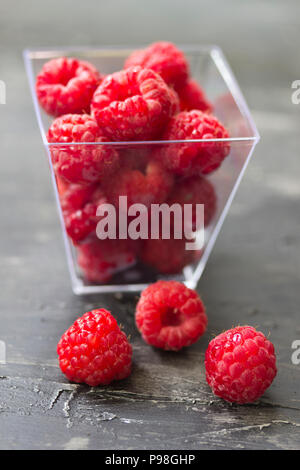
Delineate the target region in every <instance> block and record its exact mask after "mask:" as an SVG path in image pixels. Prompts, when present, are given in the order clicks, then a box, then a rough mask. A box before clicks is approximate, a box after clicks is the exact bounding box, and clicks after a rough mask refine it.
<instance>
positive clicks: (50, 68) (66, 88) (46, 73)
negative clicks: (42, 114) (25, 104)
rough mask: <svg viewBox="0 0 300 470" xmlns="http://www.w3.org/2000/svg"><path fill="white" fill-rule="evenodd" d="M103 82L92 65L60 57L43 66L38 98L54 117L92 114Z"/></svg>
mask: <svg viewBox="0 0 300 470" xmlns="http://www.w3.org/2000/svg"><path fill="white" fill-rule="evenodd" d="M101 79H102V77H101V75H100V74H99V72H98V70H97V69H96V68H95V67H94V66H93V65H92V64H90V63H89V62H85V61H82V60H77V59H74V58H68V57H60V58H58V59H52V60H50V61H49V62H46V63H45V64H44V66H43V68H42V70H41V72H40V73H39V74H38V76H37V79H36V94H37V97H38V100H39V102H40V105H41V106H42V108H43V109H44V110H45V111H46V112H47V113H48V114H51V115H52V116H61V115H62V114H68V113H76V114H81V113H89V111H90V102H91V99H92V97H93V94H94V91H95V90H96V88H97V85H98V84H99V82H100V80H101Z"/></svg>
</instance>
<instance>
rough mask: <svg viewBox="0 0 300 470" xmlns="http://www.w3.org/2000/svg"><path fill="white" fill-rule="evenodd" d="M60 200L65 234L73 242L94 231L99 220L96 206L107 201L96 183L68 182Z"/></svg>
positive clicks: (79, 240)
mask: <svg viewBox="0 0 300 470" xmlns="http://www.w3.org/2000/svg"><path fill="white" fill-rule="evenodd" d="M60 201H61V208H62V211H63V216H64V220H65V226H66V231H67V234H68V235H69V237H70V238H71V239H72V240H73V242H74V243H75V244H76V243H79V242H81V241H83V240H85V239H86V237H88V236H89V235H91V234H93V233H94V232H95V230H96V226H97V223H98V222H99V220H100V217H98V216H97V215H96V213H97V208H98V206H99V205H100V204H106V203H107V199H106V196H105V194H104V192H103V190H102V189H101V187H100V186H99V185H97V184H93V185H90V186H81V185H78V184H70V186H69V188H68V189H67V190H66V191H65V192H64V193H63V195H62V196H61V197H60Z"/></svg>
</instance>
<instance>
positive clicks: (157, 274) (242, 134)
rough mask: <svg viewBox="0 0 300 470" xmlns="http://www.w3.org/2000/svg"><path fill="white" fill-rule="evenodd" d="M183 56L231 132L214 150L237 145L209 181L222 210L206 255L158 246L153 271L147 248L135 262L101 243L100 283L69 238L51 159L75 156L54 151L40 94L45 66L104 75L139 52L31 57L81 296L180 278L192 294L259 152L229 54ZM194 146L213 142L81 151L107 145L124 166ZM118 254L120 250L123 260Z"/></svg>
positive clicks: (203, 50) (207, 238)
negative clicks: (64, 63)
mask: <svg viewBox="0 0 300 470" xmlns="http://www.w3.org/2000/svg"><path fill="white" fill-rule="evenodd" d="M181 49H182V50H183V51H184V52H185V54H186V57H187V59H188V61H189V64H190V70H191V76H192V77H193V78H194V79H195V80H196V81H197V82H198V83H199V84H201V86H202V87H203V88H204V90H205V92H206V94H207V97H208V99H209V100H210V101H211V102H212V104H213V108H214V110H213V113H214V115H215V116H216V117H217V118H219V119H220V121H221V122H222V123H223V124H224V125H225V127H226V128H227V129H228V131H229V135H230V138H229V139H214V140H210V141H209V145H216V146H218V145H220V146H222V145H228V144H229V145H230V153H229V155H228V156H227V157H226V158H225V160H224V161H223V163H222V165H221V166H220V167H219V168H218V169H217V170H216V171H214V172H212V173H210V174H209V175H207V176H206V179H207V181H208V182H209V183H211V185H212V186H213V188H214V192H215V197H216V208H215V211H214V214H213V217H212V218H211V220H210V221H209V224H207V225H206V226H205V230H204V245H203V249H202V250H201V252H197V256H196V255H195V256H194V257H193V259H192V261H191V256H190V253H184V252H181V247H180V246H178V248H177V247H176V246H173V247H171V249H170V250H169V247H168V241H166V243H167V244H166V245H157V246H156V247H155V248H154V249H153V250H152V251H151V249H150V254H149V247H148V253H147V256H148V258H149V256H150V259H151V258H152V264H151V263H150V265H149V263H148V264H147V263H146V264H145V262H141V261H140V260H141V259H145V256H144V255H145V252H146V248H145V246H144V245H143V242H141V243H142V244H141V245H139V247H138V248H137V247H136V248H134V249H133V252H134V253H135V249H137V251H138V252H139V253H140V254H141V255H138V256H137V260H138V261H137V262H135V260H136V258H135V254H134V253H133V257H131V255H130V253H129V254H128V250H127V248H125V252H124V253H123V251H124V250H123V248H122V243H123V242H122V241H120V242H118V241H116V242H114V244H113V246H112V248H110V246H107V245H106V244H105V243H103V242H101V241H100V242H99V243H103V249H102V248H101V249H102V251H103V252H104V264H105V269H104V271H105V275H104V276H102V275H100V278H99V276H97V275H96V276H95V275H94V274H95V273H94V272H93V269H94V268H95V266H92V268H91V263H92V264H93V263H94V261H95V262H96V261H97V260H96V258H95V257H92V259H91V258H89V261H88V262H87V261H86V258H85V260H83V263H82V262H81V263H80V260H79V263H78V261H77V260H78V252H77V248H75V246H74V244H73V243H72V241H70V239H69V237H68V235H67V231H66V227H65V223H64V217H63V213H62V208H61V204H60V195H59V187H58V184H57V180H56V177H55V174H54V169H53V165H52V159H51V153H52V152H55V150H57V151H63V150H64V148H65V149H66V150H67V146H66V145H65V144H49V143H48V141H47V137H46V135H47V131H48V128H49V126H50V124H51V122H52V120H53V119H52V118H51V117H49V116H47V115H46V113H45V112H44V111H43V110H42V109H41V107H40V106H39V103H38V100H37V96H36V93H35V79H36V76H37V74H38V73H39V71H40V70H41V68H42V66H43V64H44V63H45V62H47V61H48V60H50V59H53V58H56V57H60V56H68V57H76V58H78V59H82V60H87V61H89V62H91V63H92V64H94V65H95V66H96V67H97V68H98V70H100V71H101V73H102V74H109V73H113V72H115V71H118V70H120V69H122V68H123V64H124V61H125V59H126V57H127V56H128V55H129V54H130V53H131V52H132V49H130V48H125V47H107V48H74V49H68V48H64V49H56V50H45V49H43V50H41V49H39V50H26V51H24V60H25V67H26V71H27V75H28V79H29V84H30V89H31V94H32V98H33V103H34V108H35V112H36V116H37V121H38V124H39V128H40V131H41V135H42V140H43V143H44V147H45V149H46V152H47V155H48V158H49V162H50V169H51V177H52V181H53V186H54V191H55V197H56V202H57V207H58V211H59V216H60V221H61V226H62V231H63V239H64V244H65V249H66V254H67V262H68V267H69V271H70V276H71V282H72V288H73V291H74V293H75V294H94V293H106V292H138V291H141V290H142V289H144V288H145V287H146V286H147V285H149V284H150V283H152V282H155V281H156V280H158V279H176V280H180V281H182V282H184V283H185V284H186V285H187V286H188V287H190V288H195V287H196V285H197V282H198V281H199V279H200V277H201V275H202V273H203V270H204V268H205V265H206V263H207V260H208V258H209V255H210V253H211V251H212V249H213V246H214V243H215V241H216V238H217V236H218V233H219V231H220V229H221V227H222V224H223V221H224V219H225V217H226V214H227V212H228V210H229V208H230V205H231V203H232V200H233V198H234V195H235V193H236V190H237V188H238V186H239V184H240V182H241V179H242V176H243V174H244V171H245V169H246V167H247V164H248V162H249V160H250V157H251V155H252V153H253V150H254V147H255V145H256V143H257V142H258V140H259V134H258V131H257V129H256V126H255V124H254V122H253V119H252V117H251V115H250V112H249V109H248V106H247V104H246V102H245V99H244V97H243V95H242V93H241V91H240V89H239V86H238V84H237V82H236V80H235V78H234V76H233V73H232V71H231V69H230V67H229V65H228V63H227V61H226V59H225V57H224V55H223V53H222V51H221V50H220V49H219V48H218V47H216V46H204V47H202V46H201V47H195V46H193V47H181ZM188 142H192V143H193V144H194V145H199V146H201V145H203V144H204V145H205V144H207V141H205V140H198V141H194V140H193V141H165V142H164V141H147V142H146V141H144V142H111V143H110V142H109V143H106V144H99V143H91V144H87V145H86V146H85V145H83V144H80V145H82V149H83V151H85V150H89V147H88V146H93V148H94V149H96V147H97V146H101V145H106V148H107V149H109V150H112V151H115V150H116V151H117V152H119V156H120V159H125V158H129V159H130V158H134V159H135V161H136V160H137V159H141V160H142V158H144V155H145V154H146V155H147V154H149V153H150V154H151V152H155V151H156V150H157V148H160V149H163V148H164V146H165V148H167V147H168V148H170V147H171V148H172V147H173V148H174V149H180V147H181V146H183V145H186V144H187V143H188ZM108 183H109V182H108ZM204 210H205V208H204ZM118 243H119V245H118ZM137 243H139V242H137ZM99 246H100V245H99ZM101 246H102V245H101ZM85 249H86V248H83V250H85ZM101 249H100V251H101ZM79 250H82V248H81V247H80V248H79ZM118 250H120V253H119V254H118ZM129 251H130V250H129ZM194 254H195V253H194ZM185 255H187V256H185ZM114 256H117V265H118V269H115V270H114V268H112V269H110V267H109V263H110V261H112V266H113V267H114V262H115V258H114ZM79 258H80V256H79ZM111 258H112V259H111ZM182 259H186V260H188V261H186V262H187V263H189V264H187V265H185V264H186V263H182ZM164 260H165V265H166V263H167V264H168V265H169V266H168V267H167V269H164V266H165V265H164V264H163V261H164ZM102 261H103V260H102ZM86 263H88V264H89V266H88V270H87V271H89V273H88V274H85V272H87V271H85V268H86V266H85V265H86ZM176 263H177V265H176ZM80 264H81V267H80ZM96 264H97V263H96ZM181 264H184V266H183V267H182V265H181ZM107 266H108V268H107ZM157 266H162V269H161V268H159V269H158V268H157ZM176 266H177V267H176ZM82 267H83V268H82ZM179 267H180V268H179ZM98 268H99V266H98V265H97V269H98ZM107 269H108V271H107ZM111 271H114V274H113V275H112V276H107V275H106V274H107V272H109V273H111ZM165 271H167V272H165ZM178 271H179V272H178ZM91 272H92V273H91Z"/></svg>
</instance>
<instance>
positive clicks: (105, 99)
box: [91, 67, 179, 141]
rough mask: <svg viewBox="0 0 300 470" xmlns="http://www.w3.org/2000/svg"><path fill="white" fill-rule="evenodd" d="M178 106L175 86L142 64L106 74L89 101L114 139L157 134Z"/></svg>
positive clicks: (148, 136)
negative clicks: (172, 86) (169, 84)
mask: <svg viewBox="0 0 300 470" xmlns="http://www.w3.org/2000/svg"><path fill="white" fill-rule="evenodd" d="M178 109H179V101H178V96H177V94H176V93H175V92H174V90H172V89H171V88H169V87H168V86H167V85H166V83H165V82H164V81H163V79H162V78H161V77H160V76H159V75H158V74H156V73H155V72H153V71H152V70H150V69H142V68H141V67H131V68H129V69H127V70H121V71H120V72H116V73H113V74H112V75H107V76H106V77H105V79H104V80H103V82H102V83H101V84H100V85H99V87H98V88H97V90H96V91H95V94H94V96H93V100H92V104H91V113H92V115H93V116H94V118H95V119H96V121H97V122H98V124H99V126H100V127H101V129H102V131H103V132H104V134H105V135H107V137H108V138H110V139H111V140H114V141H119V140H121V141H129V140H148V139H152V138H156V137H158V136H159V135H161V133H162V132H163V130H164V128H165V126H166V124H167V122H168V120H169V119H170V117H171V116H172V115H173V114H175V112H176V111H177V110H178Z"/></svg>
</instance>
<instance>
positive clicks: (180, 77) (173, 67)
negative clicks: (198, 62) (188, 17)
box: [125, 41, 189, 88]
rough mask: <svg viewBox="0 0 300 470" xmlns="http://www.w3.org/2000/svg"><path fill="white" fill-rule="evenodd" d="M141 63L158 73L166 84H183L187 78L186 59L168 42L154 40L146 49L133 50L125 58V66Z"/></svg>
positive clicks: (187, 67) (177, 85)
mask: <svg viewBox="0 0 300 470" xmlns="http://www.w3.org/2000/svg"><path fill="white" fill-rule="evenodd" d="M133 65H141V66H142V67H146V68H148V69H151V70H154V72H156V73H158V74H159V75H160V76H161V77H162V78H163V79H164V80H165V82H166V83H167V84H168V85H172V86H174V87H175V88H176V87H179V86H181V85H183V84H184V83H185V81H186V80H187V78H188V74H189V66H188V63H187V60H186V58H185V56H184V54H183V52H181V51H180V50H179V49H177V47H176V46H175V45H174V44H172V43H170V42H165V41H161V42H155V43H153V44H151V45H150V46H148V47H147V48H146V49H141V50H137V51H134V52H133V53H132V54H131V55H130V56H129V57H128V59H127V60H126V62H125V68H128V67H132V66H133Z"/></svg>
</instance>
